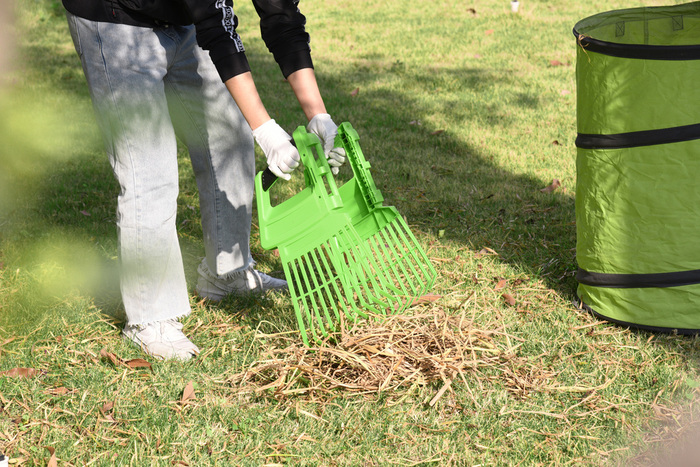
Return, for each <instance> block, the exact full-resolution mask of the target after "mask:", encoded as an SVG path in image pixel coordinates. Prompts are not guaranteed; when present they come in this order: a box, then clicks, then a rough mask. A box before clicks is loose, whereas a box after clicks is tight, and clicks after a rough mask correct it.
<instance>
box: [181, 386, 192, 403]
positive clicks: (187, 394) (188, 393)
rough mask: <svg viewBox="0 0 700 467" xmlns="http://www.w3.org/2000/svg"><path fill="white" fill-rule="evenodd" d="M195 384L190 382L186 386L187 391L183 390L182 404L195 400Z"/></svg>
mask: <svg viewBox="0 0 700 467" xmlns="http://www.w3.org/2000/svg"><path fill="white" fill-rule="evenodd" d="M194 397H195V394H194V383H192V381H188V382H187V384H186V385H185V389H183V390H182V397H181V398H180V403H184V402H187V401H188V400H190V399H194Z"/></svg>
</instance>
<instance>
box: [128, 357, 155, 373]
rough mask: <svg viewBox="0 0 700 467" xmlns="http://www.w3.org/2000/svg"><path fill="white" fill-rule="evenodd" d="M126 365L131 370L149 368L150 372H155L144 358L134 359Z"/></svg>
mask: <svg viewBox="0 0 700 467" xmlns="http://www.w3.org/2000/svg"><path fill="white" fill-rule="evenodd" d="M125 363H126V366H128V367H129V368H148V369H149V370H151V371H153V365H151V363H150V362H148V361H146V360H144V359H143V358H134V359H133V360H129V361H127V362H125Z"/></svg>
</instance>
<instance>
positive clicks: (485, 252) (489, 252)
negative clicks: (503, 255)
mask: <svg viewBox="0 0 700 467" xmlns="http://www.w3.org/2000/svg"><path fill="white" fill-rule="evenodd" d="M491 255H495V256H498V253H496V251H495V250H492V249H491V248H488V247H486V248H482V249H481V250H479V252H478V253H476V254H475V255H474V257H475V258H476V259H479V258H481V257H483V256H491Z"/></svg>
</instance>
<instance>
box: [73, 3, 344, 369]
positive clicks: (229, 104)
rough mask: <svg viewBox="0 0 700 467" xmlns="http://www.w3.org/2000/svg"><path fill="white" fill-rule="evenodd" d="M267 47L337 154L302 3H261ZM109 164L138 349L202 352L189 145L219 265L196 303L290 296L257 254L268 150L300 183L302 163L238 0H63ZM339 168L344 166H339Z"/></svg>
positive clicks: (131, 333)
mask: <svg viewBox="0 0 700 467" xmlns="http://www.w3.org/2000/svg"><path fill="white" fill-rule="evenodd" d="M253 3H254V6H255V10H256V12H257V14H258V16H259V18H260V30H261V35H262V38H263V40H264V42H265V44H266V46H267V48H268V49H269V51H270V52H271V53H272V55H273V56H274V59H275V61H276V62H277V64H278V66H279V68H280V70H281V71H282V74H283V75H284V77H285V78H286V79H287V81H288V82H289V84H290V85H291V88H292V90H293V92H294V94H295V95H296V98H297V100H298V101H299V104H300V107H301V110H302V111H303V113H304V115H305V117H306V119H307V120H308V127H307V128H308V130H309V131H310V132H312V133H315V134H316V135H317V136H318V137H319V139H320V141H321V143H322V145H323V148H324V151H325V152H326V155H327V157H328V161H329V164H330V165H331V166H332V167H336V168H337V167H339V166H340V165H341V164H342V163H343V162H344V159H345V157H344V156H345V154H344V152H343V150H342V148H337V147H334V140H335V136H336V134H337V126H336V124H335V123H334V122H333V119H332V118H331V116H330V115H329V114H328V112H327V111H326V108H325V105H324V102H323V99H322V97H321V93H320V91H319V88H318V84H317V82H316V78H315V72H314V69H313V62H312V60H311V53H310V47H309V35H308V33H307V32H306V29H305V23H306V19H305V17H304V16H303V15H302V13H301V12H300V11H299V9H298V8H297V3H298V1H297V0H253ZM63 6H64V8H65V10H66V17H67V20H68V25H69V30H70V34H71V37H72V40H73V43H74V46H75V49H76V52H77V53H78V55H79V57H80V59H81V63H82V67H83V72H84V75H85V77H86V81H87V84H88V89H89V92H90V96H91V99H92V103H93V107H94V109H95V114H96V117H97V122H98V125H99V127H100V129H101V133H102V135H103V139H104V142H105V147H106V151H107V155H108V157H109V161H110V164H111V166H112V169H113V172H114V175H115V177H116V179H117V180H118V182H119V185H120V192H119V195H118V202H117V232H118V243H119V259H120V288H121V295H122V301H123V305H124V310H125V314H126V324H125V326H124V328H123V330H122V333H123V336H124V338H125V339H128V340H131V341H133V342H134V343H136V344H137V345H139V346H140V347H141V348H142V349H143V350H144V351H145V352H146V353H147V354H149V355H152V356H156V357H159V358H163V359H170V358H175V359H180V360H188V359H190V358H192V357H193V356H195V355H197V354H198V353H199V349H198V347H197V346H196V345H195V344H194V343H193V342H192V341H191V340H190V339H189V338H188V337H187V336H186V335H185V334H184V333H183V327H182V324H181V323H180V322H179V319H180V318H182V317H184V316H186V315H188V314H189V313H190V312H191V309H190V305H189V296H188V291H187V284H186V281H185V273H184V267H183V263H182V257H181V252H180V248H179V243H178V237H177V230H176V223H175V218H176V211H177V196H178V190H179V189H178V165H177V139H178V138H179V139H180V140H181V141H182V142H183V143H184V144H185V145H186V146H187V149H188V152H189V157H190V161H191V164H192V168H193V171H194V174H195V178H196V182H197V189H198V192H199V199H200V210H201V219H202V230H203V241H204V250H205V258H204V259H203V260H202V262H201V264H200V265H199V267H198V269H197V272H198V281H197V285H196V292H197V293H198V294H199V295H200V296H202V297H205V298H208V299H210V300H213V301H218V300H221V299H222V298H223V297H224V296H226V295H229V294H238V295H242V294H250V293H265V292H268V291H283V290H285V289H286V288H287V283H286V282H285V281H284V280H282V279H277V278H273V277H270V276H268V275H267V274H264V273H263V272H260V271H258V270H256V269H255V261H254V260H253V258H252V257H251V254H250V245H249V241H250V231H251V223H252V219H251V215H252V200H253V194H254V176H255V160H254V141H255V142H257V143H258V145H259V146H260V148H261V149H262V151H263V153H264V155H265V158H266V160H267V164H268V167H269V168H270V170H271V171H272V172H273V173H274V174H275V175H277V176H278V177H281V178H283V179H286V180H288V179H289V178H290V174H291V172H292V171H293V170H294V168H295V167H297V166H298V164H299V153H298V152H297V150H296V148H295V147H294V145H293V144H292V142H291V137H290V136H289V134H288V133H287V132H285V130H284V129H282V127H280V125H279V124H277V123H276V121H275V120H274V119H272V118H271V117H270V115H269V114H268V112H267V110H266V108H265V106H264V105H263V103H262V101H261V98H260V96H259V94H258V91H257V88H256V85H255V82H254V81H253V77H252V74H251V70H250V66H249V64H248V60H247V57H246V53H245V48H244V46H243V43H242V41H241V38H240V37H239V36H238V34H237V32H236V28H237V26H238V18H237V16H236V14H235V13H234V10H233V3H232V1H231V0H177V1H173V0H63ZM335 170H336V171H337V169H335Z"/></svg>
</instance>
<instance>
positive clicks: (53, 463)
mask: <svg viewBox="0 0 700 467" xmlns="http://www.w3.org/2000/svg"><path fill="white" fill-rule="evenodd" d="M44 448H46V450H47V451H49V454H51V457H50V458H49V462H48V463H47V464H46V467H58V461H57V460H56V449H54V448H53V446H44Z"/></svg>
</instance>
